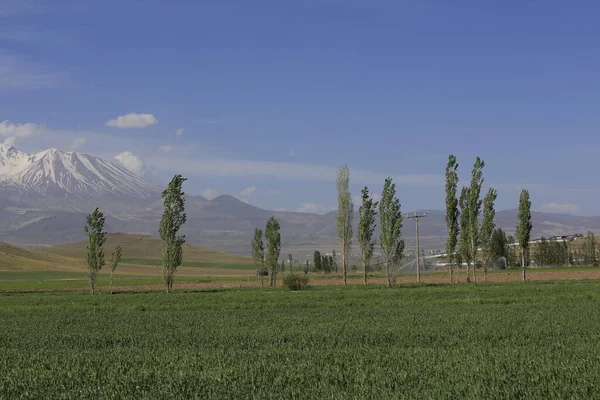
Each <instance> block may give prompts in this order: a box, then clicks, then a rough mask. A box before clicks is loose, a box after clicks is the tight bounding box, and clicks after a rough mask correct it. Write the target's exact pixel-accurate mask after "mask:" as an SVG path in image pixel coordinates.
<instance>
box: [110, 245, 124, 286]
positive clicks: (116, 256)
mask: <svg viewBox="0 0 600 400" xmlns="http://www.w3.org/2000/svg"><path fill="white" fill-rule="evenodd" d="M122 256H123V249H122V248H121V245H120V244H119V245H117V246H115V249H114V250H113V252H112V255H111V257H110V263H109V265H110V293H111V294H112V292H113V273H114V272H115V269H117V266H118V265H119V263H120V262H121V257H122Z"/></svg>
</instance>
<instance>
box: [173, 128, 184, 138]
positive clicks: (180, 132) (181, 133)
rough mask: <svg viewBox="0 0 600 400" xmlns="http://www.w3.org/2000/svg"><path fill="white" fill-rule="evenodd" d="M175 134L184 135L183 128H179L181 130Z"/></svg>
mask: <svg viewBox="0 0 600 400" xmlns="http://www.w3.org/2000/svg"><path fill="white" fill-rule="evenodd" d="M175 134H176V135H177V136H181V135H183V128H179V129H177V131H175Z"/></svg>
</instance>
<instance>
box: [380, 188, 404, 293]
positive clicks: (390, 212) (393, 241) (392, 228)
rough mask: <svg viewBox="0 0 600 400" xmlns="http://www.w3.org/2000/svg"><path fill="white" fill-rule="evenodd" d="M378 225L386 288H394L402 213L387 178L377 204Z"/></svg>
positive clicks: (400, 245) (401, 251)
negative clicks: (379, 226)
mask: <svg viewBox="0 0 600 400" xmlns="http://www.w3.org/2000/svg"><path fill="white" fill-rule="evenodd" d="M379 223H380V225H381V228H380V231H381V234H380V236H379V244H380V246H381V251H382V253H383V257H384V259H385V268H386V278H387V284H388V287H390V288H391V287H392V286H394V283H395V278H394V268H395V267H396V265H397V264H398V263H399V262H400V260H401V259H402V256H403V253H404V242H403V241H402V240H400V235H401V233H402V213H401V212H400V200H398V199H397V198H396V184H395V183H392V178H387V179H386V180H385V183H384V184H383V191H382V193H381V200H380V202H379Z"/></svg>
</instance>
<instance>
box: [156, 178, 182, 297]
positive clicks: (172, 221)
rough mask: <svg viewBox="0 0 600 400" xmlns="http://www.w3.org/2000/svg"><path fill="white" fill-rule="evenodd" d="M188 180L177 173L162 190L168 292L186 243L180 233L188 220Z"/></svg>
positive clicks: (165, 280) (164, 268)
mask: <svg viewBox="0 0 600 400" xmlns="http://www.w3.org/2000/svg"><path fill="white" fill-rule="evenodd" d="M186 180H187V179H186V178H184V177H182V176H181V175H175V176H174V177H173V179H172V180H171V182H170V183H169V186H167V188H166V189H165V190H164V191H163V192H162V199H163V205H164V211H163V215H162V218H161V220H160V227H159V230H158V233H159V234H160V238H161V239H162V250H163V258H162V263H161V271H162V274H163V281H164V284H165V290H166V291H167V293H171V290H172V289H173V280H174V278H175V272H177V267H179V266H180V265H181V262H182V261H183V251H182V246H183V244H184V243H185V235H179V234H178V233H179V229H181V227H182V226H183V224H185V223H186V221H187V215H186V214H185V193H184V192H183V190H182V187H183V183H184V182H185V181H186Z"/></svg>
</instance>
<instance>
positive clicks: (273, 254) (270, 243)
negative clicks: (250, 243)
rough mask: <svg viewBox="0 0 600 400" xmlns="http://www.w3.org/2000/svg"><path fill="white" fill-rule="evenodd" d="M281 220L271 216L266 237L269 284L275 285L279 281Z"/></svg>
mask: <svg viewBox="0 0 600 400" xmlns="http://www.w3.org/2000/svg"><path fill="white" fill-rule="evenodd" d="M279 229H280V226H279V222H277V220H276V219H275V217H271V218H269V220H268V221H267V227H266V229H265V237H266V239H267V253H266V255H265V263H266V265H267V268H268V269H269V284H270V285H271V286H275V284H276V283H277V260H279V253H280V252H281V233H279Z"/></svg>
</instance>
